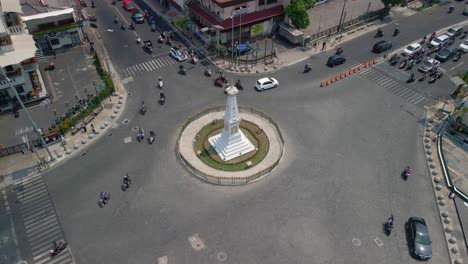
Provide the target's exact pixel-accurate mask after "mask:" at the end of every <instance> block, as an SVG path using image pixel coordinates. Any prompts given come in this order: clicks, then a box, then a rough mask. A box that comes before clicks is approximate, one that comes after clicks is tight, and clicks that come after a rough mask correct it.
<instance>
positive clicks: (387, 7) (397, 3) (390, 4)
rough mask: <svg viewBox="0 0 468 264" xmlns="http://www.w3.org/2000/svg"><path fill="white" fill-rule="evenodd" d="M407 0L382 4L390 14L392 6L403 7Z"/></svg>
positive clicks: (386, 0)
mask: <svg viewBox="0 0 468 264" xmlns="http://www.w3.org/2000/svg"><path fill="white" fill-rule="evenodd" d="M405 1H406V0H382V3H383V4H384V6H385V10H386V11H387V12H388V11H390V8H392V6H396V5H401V4H402V3H403V2H405Z"/></svg>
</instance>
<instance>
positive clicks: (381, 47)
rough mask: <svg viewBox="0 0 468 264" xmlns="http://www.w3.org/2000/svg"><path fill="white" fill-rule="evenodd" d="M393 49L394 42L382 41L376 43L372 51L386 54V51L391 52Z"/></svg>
mask: <svg viewBox="0 0 468 264" xmlns="http://www.w3.org/2000/svg"><path fill="white" fill-rule="evenodd" d="M391 48H392V42H391V41H387V40H381V41H379V42H377V43H375V45H374V47H373V48H372V51H373V52H375V53H380V52H384V51H386V50H389V49H391Z"/></svg>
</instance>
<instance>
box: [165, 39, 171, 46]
mask: <svg viewBox="0 0 468 264" xmlns="http://www.w3.org/2000/svg"><path fill="white" fill-rule="evenodd" d="M166 44H167V45H168V46H172V41H171V39H169V38H168V39H167V40H166Z"/></svg>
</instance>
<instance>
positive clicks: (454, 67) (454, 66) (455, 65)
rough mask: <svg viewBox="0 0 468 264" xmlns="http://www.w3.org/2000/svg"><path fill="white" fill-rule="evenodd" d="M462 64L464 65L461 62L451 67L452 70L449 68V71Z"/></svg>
mask: <svg viewBox="0 0 468 264" xmlns="http://www.w3.org/2000/svg"><path fill="white" fill-rule="evenodd" d="M463 63H464V62H463V61H462V62H460V63H458V64H457V65H455V66H453V67H452V68H450V69H449V71H451V70H453V69H455V68H457V67H458V66H461V65H462V64H463Z"/></svg>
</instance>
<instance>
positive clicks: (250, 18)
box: [188, 3, 284, 30]
mask: <svg viewBox="0 0 468 264" xmlns="http://www.w3.org/2000/svg"><path fill="white" fill-rule="evenodd" d="M188 6H189V8H190V10H192V12H193V13H195V14H196V15H198V16H200V17H201V18H203V19H205V20H206V21H207V22H208V23H210V24H211V26H219V27H221V28H222V30H225V29H230V28H232V26H233V23H232V21H231V18H228V19H225V20H222V21H218V20H217V19H216V18H215V17H214V16H213V15H212V14H210V13H209V12H208V11H206V10H205V9H203V8H202V7H200V6H199V5H198V4H197V3H190V4H189V5H188ZM283 13H284V8H283V6H281V5H280V6H275V7H272V8H269V9H265V10H261V11H257V12H252V13H248V14H245V15H242V17H239V16H236V17H234V27H238V26H239V24H240V23H241V22H242V25H247V24H252V23H254V22H260V21H262V20H266V19H268V18H270V17H275V16H279V15H281V14H283Z"/></svg>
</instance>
